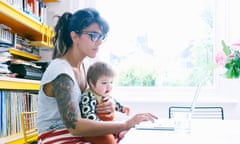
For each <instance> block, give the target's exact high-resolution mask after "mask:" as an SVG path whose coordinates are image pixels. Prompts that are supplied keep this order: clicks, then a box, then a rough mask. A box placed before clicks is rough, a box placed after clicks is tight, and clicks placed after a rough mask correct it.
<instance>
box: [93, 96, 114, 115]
mask: <svg viewBox="0 0 240 144" xmlns="http://www.w3.org/2000/svg"><path fill="white" fill-rule="evenodd" d="M114 111H115V102H114V100H113V99H112V98H111V97H104V98H103V103H101V104H98V105H97V107H96V112H97V113H98V114H106V117H111V116H113V115H114Z"/></svg>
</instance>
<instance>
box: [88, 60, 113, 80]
mask: <svg viewBox="0 0 240 144" xmlns="http://www.w3.org/2000/svg"><path fill="white" fill-rule="evenodd" d="M101 76H109V77H114V76H115V72H114V70H113V69H112V67H111V66H110V65H108V64H107V63H105V62H95V63H93V64H92V65H91V66H90V67H89V68H88V71H87V82H88V84H89V85H90V81H91V82H92V84H93V85H96V82H97V80H98V79H99V77H101Z"/></svg>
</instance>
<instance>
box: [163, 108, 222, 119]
mask: <svg viewBox="0 0 240 144" xmlns="http://www.w3.org/2000/svg"><path fill="white" fill-rule="evenodd" d="M168 111H169V114H168V117H169V119H171V118H173V117H174V113H181V112H182V113H183V112H190V111H191V107H185V106H170V107H169V110H168ZM192 118H193V119H222V120H224V111H223V107H220V106H198V107H195V108H194V109H193V111H192Z"/></svg>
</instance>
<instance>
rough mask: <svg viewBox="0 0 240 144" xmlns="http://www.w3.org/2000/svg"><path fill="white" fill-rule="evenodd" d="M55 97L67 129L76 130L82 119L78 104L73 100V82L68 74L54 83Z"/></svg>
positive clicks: (62, 75)
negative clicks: (79, 120)
mask: <svg viewBox="0 0 240 144" xmlns="http://www.w3.org/2000/svg"><path fill="white" fill-rule="evenodd" d="M53 86H54V96H55V98H56V100H57V103H58V108H59V112H60V114H61V116H62V119H63V122H64V123H65V125H66V127H67V128H72V129H75V128H76V123H75V122H76V121H77V119H78V118H79V117H80V110H79V107H78V102H77V101H76V100H75V99H74V98H73V93H74V90H73V87H74V83H73V80H72V79H71V78H70V77H69V76H68V75H66V74H61V75H59V76H58V77H57V78H56V79H55V80H54V81H53Z"/></svg>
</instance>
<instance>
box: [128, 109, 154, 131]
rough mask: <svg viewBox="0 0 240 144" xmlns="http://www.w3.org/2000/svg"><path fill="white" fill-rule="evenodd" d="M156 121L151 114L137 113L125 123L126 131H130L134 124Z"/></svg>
mask: <svg viewBox="0 0 240 144" xmlns="http://www.w3.org/2000/svg"><path fill="white" fill-rule="evenodd" d="M156 119H158V117H157V116H155V115H153V114H151V113H138V114H135V115H134V116H132V117H131V118H129V119H128V120H127V121H126V126H127V128H128V129H130V128H132V127H134V126H135V125H136V124H139V123H140V122H144V121H151V122H154V120H156Z"/></svg>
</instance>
